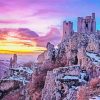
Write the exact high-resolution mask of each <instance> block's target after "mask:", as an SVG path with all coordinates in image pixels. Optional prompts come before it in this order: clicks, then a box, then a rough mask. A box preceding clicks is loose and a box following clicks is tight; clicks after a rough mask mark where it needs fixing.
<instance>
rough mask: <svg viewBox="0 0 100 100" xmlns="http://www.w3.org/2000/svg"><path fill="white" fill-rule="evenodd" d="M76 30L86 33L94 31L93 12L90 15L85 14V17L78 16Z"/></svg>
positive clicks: (94, 20)
mask: <svg viewBox="0 0 100 100" xmlns="http://www.w3.org/2000/svg"><path fill="white" fill-rule="evenodd" d="M77 32H78V33H88V34H90V33H95V32H96V19H95V13H92V16H86V17H85V18H83V17H78V21H77Z"/></svg>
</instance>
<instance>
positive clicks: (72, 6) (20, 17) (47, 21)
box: [0, 0, 100, 52]
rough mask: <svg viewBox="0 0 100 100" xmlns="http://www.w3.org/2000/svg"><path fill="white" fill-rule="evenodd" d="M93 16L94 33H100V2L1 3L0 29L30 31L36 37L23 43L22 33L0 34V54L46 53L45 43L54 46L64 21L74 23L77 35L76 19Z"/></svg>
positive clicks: (6, 0) (18, 0)
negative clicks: (3, 52) (38, 51)
mask: <svg viewBox="0 0 100 100" xmlns="http://www.w3.org/2000/svg"><path fill="white" fill-rule="evenodd" d="M92 12H95V13H96V19H97V29H100V0H0V28H29V29H31V30H33V31H34V32H36V34H37V35H38V37H37V38H34V37H32V38H31V40H30V37H28V35H25V34H23V36H24V35H25V39H22V38H21V37H22V35H21V33H20V34H18V33H16V32H10V33H7V34H6V35H2V33H1V34H0V37H1V36H3V38H2V39H1V38H0V39H1V40H0V50H8V51H9V50H13V51H16V50H17V48H19V50H17V51H21V52H22V51H24V52H32V51H34V50H36V51H37V50H38V49H39V50H45V48H44V45H45V43H46V42H47V41H51V42H52V41H53V42H54V43H56V42H57V41H58V40H59V39H60V37H61V31H62V30H61V29H62V22H63V21H64V20H71V21H73V22H74V30H75V31H76V21H77V17H78V16H86V15H90V14H91V13H92ZM9 34H10V35H9ZM51 35H52V36H51ZM41 36H42V37H41ZM15 37H16V38H15ZM26 37H27V39H26ZM54 40H57V41H54ZM27 43H30V44H31V45H27ZM9 48H10V49H9Z"/></svg>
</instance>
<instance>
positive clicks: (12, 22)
mask: <svg viewBox="0 0 100 100" xmlns="http://www.w3.org/2000/svg"><path fill="white" fill-rule="evenodd" d="M0 23H1V24H26V23H28V22H27V21H26V20H0Z"/></svg>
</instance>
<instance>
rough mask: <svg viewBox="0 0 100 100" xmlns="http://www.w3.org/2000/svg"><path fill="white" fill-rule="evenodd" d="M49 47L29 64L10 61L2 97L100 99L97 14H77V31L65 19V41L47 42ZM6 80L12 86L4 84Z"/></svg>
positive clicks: (23, 99)
mask: <svg viewBox="0 0 100 100" xmlns="http://www.w3.org/2000/svg"><path fill="white" fill-rule="evenodd" d="M46 48H47V50H46V51H44V52H43V53H42V54H40V55H39V56H38V58H37V60H38V63H34V64H31V65H30V67H25V65H23V66H19V67H17V66H18V65H17V64H16V63H11V65H12V64H14V65H12V67H11V68H10V70H11V72H12V74H10V78H6V79H5V78H4V79H2V81H1V82H0V94H1V96H0V98H1V99H2V100H100V31H99V30H98V31H97V30H96V19H95V13H92V16H86V17H85V18H83V17H78V21H77V32H74V30H73V23H72V22H71V21H69V22H66V21H64V22H63V37H62V41H61V42H60V43H59V45H58V46H54V45H53V44H51V43H50V42H48V43H47V46H46ZM14 57H15V55H14ZM15 58H16V57H15ZM11 61H13V59H12V60H11ZM13 66H14V67H13ZM28 68H29V69H28ZM28 70H29V71H28ZM16 72H17V73H16ZM19 76H20V77H24V81H23V79H22V78H21V80H19V78H20V77H19ZM14 77H17V79H16V80H15V78H14ZM9 79H12V80H9ZM5 82H6V85H8V86H9V84H10V85H11V86H9V87H4V84H5ZM7 82H8V84H7ZM14 82H16V84H14ZM18 82H19V83H18ZM5 91H7V92H5Z"/></svg>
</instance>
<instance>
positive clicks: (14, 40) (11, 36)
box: [0, 30, 46, 53]
mask: <svg viewBox="0 0 100 100" xmlns="http://www.w3.org/2000/svg"><path fill="white" fill-rule="evenodd" d="M3 32H4V33H0V37H1V38H0V53H10V52H11V51H12V52H16V53H34V52H42V51H44V50H46V49H45V48H44V47H40V46H37V43H36V41H34V37H33V38H32V37H31V38H30V37H28V36H27V35H26V36H25V33H24V34H21V33H20V31H14V30H13V31H10V32H9V31H6V32H5V31H3Z"/></svg>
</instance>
